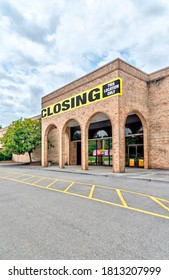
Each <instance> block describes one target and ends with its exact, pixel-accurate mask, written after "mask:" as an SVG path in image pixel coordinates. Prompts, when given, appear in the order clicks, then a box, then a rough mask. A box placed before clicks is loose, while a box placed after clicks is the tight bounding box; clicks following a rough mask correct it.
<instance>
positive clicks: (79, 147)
mask: <svg viewBox="0 0 169 280" xmlns="http://www.w3.org/2000/svg"><path fill="white" fill-rule="evenodd" d="M76 160H77V165H81V142H77V157H76Z"/></svg>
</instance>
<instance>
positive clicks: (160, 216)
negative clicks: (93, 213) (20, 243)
mask: <svg viewBox="0 0 169 280" xmlns="http://www.w3.org/2000/svg"><path fill="white" fill-rule="evenodd" d="M0 177H1V176H0ZM7 180H11V181H15V182H19V183H22V184H27V185H29V186H33V187H38V188H41V189H47V190H51V191H55V192H60V193H66V194H68V195H73V196H77V197H81V198H85V199H89V197H88V196H84V195H80V194H76V193H71V192H67V191H66V190H65V191H66V192H65V191H62V190H57V189H53V188H50V187H48V188H46V187H44V186H40V185H34V184H31V183H29V182H23V181H19V180H15V179H7ZM74 183H75V182H72V183H71V184H70V185H69V187H67V189H69V188H70V187H71V186H72V185H73V184H74ZM153 198H154V197H153ZM90 200H93V201H97V202H101V203H104V204H108V205H113V206H117V207H121V208H125V209H129V210H133V211H136V212H140V213H144V214H148V215H151V216H155V217H159V218H163V219H168V220H169V216H165V215H161V214H157V213H153V212H149V211H145V210H141V209H138V208H133V207H129V206H127V207H125V206H124V205H121V204H117V203H114V202H109V201H105V200H101V199H97V198H93V197H92V198H90Z"/></svg>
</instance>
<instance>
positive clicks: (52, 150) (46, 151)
mask: <svg viewBox="0 0 169 280" xmlns="http://www.w3.org/2000/svg"><path fill="white" fill-rule="evenodd" d="M42 144H43V147H42V152H43V157H42V158H43V163H42V164H43V166H49V165H51V164H59V130H58V128H57V127H56V125H54V124H50V125H49V126H48V127H47V128H46V130H45V133H44V139H43V143H42Z"/></svg>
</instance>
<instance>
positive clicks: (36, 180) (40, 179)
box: [32, 177, 45, 184]
mask: <svg viewBox="0 0 169 280" xmlns="http://www.w3.org/2000/svg"><path fill="white" fill-rule="evenodd" d="M43 179H45V177H41V179H39V180H36V181H35V182H32V184H36V183H38V182H40V181H42V180H43Z"/></svg>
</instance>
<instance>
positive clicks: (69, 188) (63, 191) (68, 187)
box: [63, 182, 75, 193]
mask: <svg viewBox="0 0 169 280" xmlns="http://www.w3.org/2000/svg"><path fill="white" fill-rule="evenodd" d="M74 183H75V182H72V183H71V184H70V185H69V186H68V187H67V188H66V189H65V190H64V191H63V192H64V193H66V192H67V191H68V190H69V189H70V188H71V187H72V186H73V185H74Z"/></svg>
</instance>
